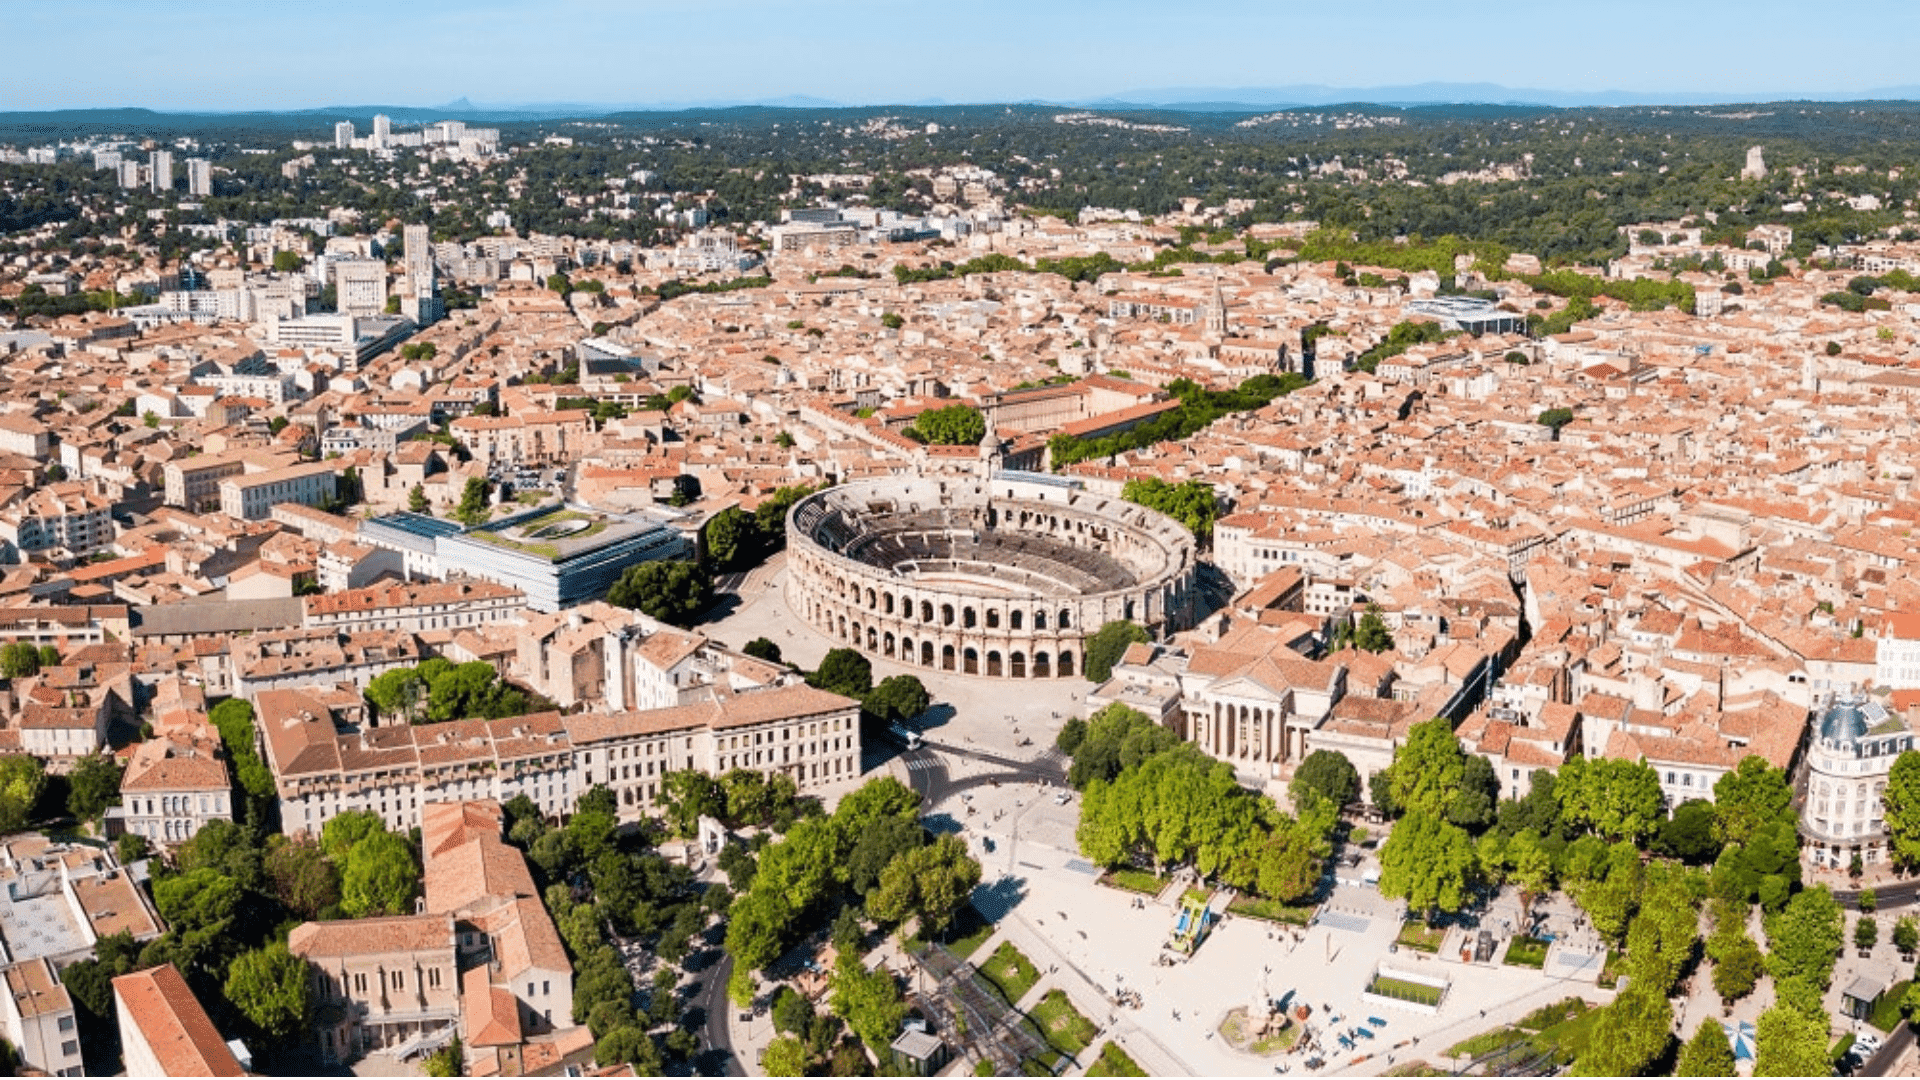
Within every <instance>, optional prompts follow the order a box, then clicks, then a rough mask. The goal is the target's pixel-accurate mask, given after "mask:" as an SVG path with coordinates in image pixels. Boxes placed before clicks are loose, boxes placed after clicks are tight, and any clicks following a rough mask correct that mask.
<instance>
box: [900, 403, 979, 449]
mask: <svg viewBox="0 0 1920 1080" xmlns="http://www.w3.org/2000/svg"><path fill="white" fill-rule="evenodd" d="M912 430H913V431H914V432H916V433H917V434H919V436H920V437H921V438H923V439H925V440H926V441H927V442H929V443H932V444H933V445H935V446H978V445H979V444H980V440H981V439H984V438H986V437H987V421H986V418H984V417H982V416H981V415H980V410H979V409H976V408H974V407H973V406H971V405H948V406H946V407H945V408H940V409H928V410H927V411H926V412H923V413H921V414H920V415H919V416H916V417H914V419H913V427H912Z"/></svg>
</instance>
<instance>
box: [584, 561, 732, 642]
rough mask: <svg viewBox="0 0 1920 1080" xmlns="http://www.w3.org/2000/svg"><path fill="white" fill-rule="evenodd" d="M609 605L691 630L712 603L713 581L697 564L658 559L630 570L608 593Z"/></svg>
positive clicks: (632, 567) (628, 569) (627, 570)
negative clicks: (687, 627) (644, 614)
mask: <svg viewBox="0 0 1920 1080" xmlns="http://www.w3.org/2000/svg"><path fill="white" fill-rule="evenodd" d="M607 602H608V603H610V604H613V605H615V606H616V607H623V608H631V609H634V610H638V611H642V612H645V613H646V614H648V615H650V616H652V617H653V618H656V619H659V620H660V621H661V622H665V623H672V624H673V625H675V626H690V625H692V624H693V621H694V619H695V618H697V617H698V616H699V614H700V613H701V612H702V611H705V610H706V609H707V605H708V604H710V603H712V602H713V581H712V580H711V579H710V578H708V577H707V575H706V574H704V573H702V572H701V570H700V568H699V566H697V565H696V564H694V563H691V562H687V561H685V560H680V559H656V560H654V561H651V562H643V563H641V564H640V565H638V566H630V567H628V568H627V569H626V572H625V573H622V574H621V575H620V580H618V581H616V582H614V583H613V588H611V589H609V590H607Z"/></svg>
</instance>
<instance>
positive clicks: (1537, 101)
mask: <svg viewBox="0 0 1920 1080" xmlns="http://www.w3.org/2000/svg"><path fill="white" fill-rule="evenodd" d="M1908 100H1920V86H1902V87H1890V88H1884V89H1879V90H1867V91H1860V92H1846V93H1789V92H1782V93H1774V94H1760V95H1754V94H1733V93H1715V92H1704V93H1702V92H1693V91H1639V90H1597V91H1578V90H1576V91H1568V90H1534V89H1522V88H1515V87H1510V86H1501V85H1498V84H1496V83H1447V82H1429V83H1416V84H1412V85H1406V86H1364V87H1337V86H1323V85H1320V84H1317V83H1313V84H1302V85H1295V86H1269V87H1238V88H1232V89H1228V88H1223V87H1217V86H1215V87H1192V86H1175V87H1161V88H1157V89H1147V90H1129V91H1126V92H1125V93H1120V94H1110V95H1108V96H1106V97H1103V98H1098V99H1094V100H1089V101H1085V102H1080V104H1084V105H1089V106H1094V107H1098V108H1124V107H1128V106H1134V107H1149V108H1162V109H1176V110H1186V111H1194V112H1244V111H1248V110H1261V109H1276V108H1286V107H1288V106H1319V105H1343V104H1359V103H1365V104H1372V105H1408V106H1415V105H1544V106H1549V107H1553V108H1561V109H1582V108H1617V107H1620V106H1630V105H1731V104H1743V103H1758V102H1777V101H1908Z"/></svg>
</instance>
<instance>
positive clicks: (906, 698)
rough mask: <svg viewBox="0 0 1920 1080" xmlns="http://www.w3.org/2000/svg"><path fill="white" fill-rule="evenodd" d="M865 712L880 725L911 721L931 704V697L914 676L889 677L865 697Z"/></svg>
mask: <svg viewBox="0 0 1920 1080" xmlns="http://www.w3.org/2000/svg"><path fill="white" fill-rule="evenodd" d="M862 704H863V705H864V706H865V708H866V710H867V711H868V712H870V713H872V714H873V715H874V716H875V717H877V718H879V720H880V721H881V722H882V723H891V722H893V721H895V720H911V719H913V718H914V717H916V716H919V715H920V714H921V713H924V712H926V711H927V709H928V708H929V707H930V706H932V704H933V697H932V695H930V694H928V693H927V688H926V686H925V685H923V684H922V683H921V682H920V679H919V677H918V676H916V675H889V676H887V677H886V678H884V679H882V680H880V685H879V686H876V687H874V688H873V692H872V693H870V694H868V695H867V696H866V700H865V701H864V702H863V703H862Z"/></svg>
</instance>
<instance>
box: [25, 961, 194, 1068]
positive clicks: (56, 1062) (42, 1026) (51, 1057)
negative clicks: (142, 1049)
mask: <svg viewBox="0 0 1920 1080" xmlns="http://www.w3.org/2000/svg"><path fill="white" fill-rule="evenodd" d="M0 976H4V977H5V979H6V983H7V990H6V993H5V994H4V995H0V1006H3V1007H4V1009H5V1013H4V1019H5V1021H6V1035H7V1043H8V1044H9V1045H11V1046H12V1047H13V1051H14V1053H16V1054H18V1055H19V1057H20V1064H21V1065H24V1066H26V1067H27V1068H28V1069H30V1070H34V1071H36V1072H38V1073H40V1074H42V1075H45V1076H85V1075H86V1073H85V1072H84V1071H83V1070H82V1069H81V1062H80V1031H79V1027H78V1023H77V1021H76V1019H75V1017H74V1013H73V998H72V997H71V996H69V995H68V993H67V988H66V987H64V986H62V985H60V977H59V975H58V974H56V973H55V972H54V969H53V963H52V961H50V960H48V959H47V958H46V957H36V958H34V959H32V960H23V961H21V962H19V963H17V964H8V965H7V966H6V967H5V968H4V969H0ZM132 1075H135V1076H140V1075H157V1074H142V1073H133V1074H132Z"/></svg>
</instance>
